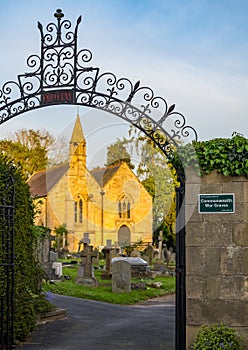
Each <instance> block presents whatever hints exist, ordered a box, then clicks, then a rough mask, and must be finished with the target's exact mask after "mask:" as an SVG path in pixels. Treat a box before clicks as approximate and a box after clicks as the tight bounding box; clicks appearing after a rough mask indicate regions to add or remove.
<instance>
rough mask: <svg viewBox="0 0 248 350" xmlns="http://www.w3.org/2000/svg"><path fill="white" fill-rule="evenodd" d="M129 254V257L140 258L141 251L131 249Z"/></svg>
mask: <svg viewBox="0 0 248 350" xmlns="http://www.w3.org/2000/svg"><path fill="white" fill-rule="evenodd" d="M130 256H131V257H137V258H140V257H141V252H140V251H139V250H133V251H132V252H131V253H130Z"/></svg>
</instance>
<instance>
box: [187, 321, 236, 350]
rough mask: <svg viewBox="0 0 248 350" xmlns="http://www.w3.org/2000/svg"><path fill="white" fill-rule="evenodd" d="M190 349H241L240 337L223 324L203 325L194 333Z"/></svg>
mask: <svg viewBox="0 0 248 350" xmlns="http://www.w3.org/2000/svg"><path fill="white" fill-rule="evenodd" d="M191 349H192V350H217V349H225V350H242V345H241V338H240V337H239V336H238V335H237V334H236V332H235V330H234V329H232V328H230V327H227V326H225V325H223V324H220V325H217V324H214V325H205V326H202V327H201V329H200V330H199V331H198V333H197V334H196V337H195V340H194V343H193V345H192V347H191Z"/></svg>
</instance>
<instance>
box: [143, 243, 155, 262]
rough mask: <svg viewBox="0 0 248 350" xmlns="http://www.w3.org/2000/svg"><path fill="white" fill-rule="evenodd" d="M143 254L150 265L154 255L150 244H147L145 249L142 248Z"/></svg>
mask: <svg viewBox="0 0 248 350" xmlns="http://www.w3.org/2000/svg"><path fill="white" fill-rule="evenodd" d="M144 254H145V255H146V256H147V257H148V263H149V265H152V259H153V255H154V249H153V247H152V246H151V245H149V246H148V247H147V248H146V249H144Z"/></svg>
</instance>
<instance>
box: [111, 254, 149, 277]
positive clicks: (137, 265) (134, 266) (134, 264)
mask: <svg viewBox="0 0 248 350" xmlns="http://www.w3.org/2000/svg"><path fill="white" fill-rule="evenodd" d="M117 261H126V262H127V263H128V264H129V265H130V267H131V276H132V277H146V276H147V275H148V274H149V272H150V268H149V266H148V263H147V261H145V260H143V259H142V258H140V257H116V258H113V259H112V266H113V264H114V263H115V262H117ZM112 273H113V272H112Z"/></svg>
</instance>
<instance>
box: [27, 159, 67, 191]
mask: <svg viewBox="0 0 248 350" xmlns="http://www.w3.org/2000/svg"><path fill="white" fill-rule="evenodd" d="M68 169H69V164H63V165H59V166H56V167H52V168H50V169H46V170H42V171H39V172H37V173H35V174H34V175H32V176H31V177H30V179H29V180H28V184H29V187H30V192H31V195H32V196H33V197H35V196H38V197H44V196H46V195H47V193H48V192H49V191H50V190H51V189H52V188H53V187H54V186H55V185H56V183H57V182H58V181H59V180H60V179H61V178H62V176H63V175H64V174H65V173H66V172H67V170H68Z"/></svg>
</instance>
